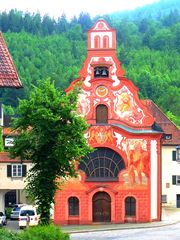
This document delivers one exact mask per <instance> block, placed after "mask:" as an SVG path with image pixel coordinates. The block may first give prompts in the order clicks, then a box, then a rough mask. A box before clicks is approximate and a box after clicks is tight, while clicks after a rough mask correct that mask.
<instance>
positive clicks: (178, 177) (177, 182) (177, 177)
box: [176, 175, 180, 185]
mask: <svg viewBox="0 0 180 240" xmlns="http://www.w3.org/2000/svg"><path fill="white" fill-rule="evenodd" d="M176 184H177V185H180V175H179V176H176Z"/></svg>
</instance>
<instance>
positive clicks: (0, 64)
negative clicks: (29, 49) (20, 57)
mask: <svg viewBox="0 0 180 240" xmlns="http://www.w3.org/2000/svg"><path fill="white" fill-rule="evenodd" d="M21 87H22V84H21V81H20V79H19V76H18V74H17V71H16V68H15V66H14V63H13V60H12V58H11V55H10V53H9V51H8V48H7V46H6V43H5V41H4V38H3V35H2V33H1V32H0V88H21Z"/></svg>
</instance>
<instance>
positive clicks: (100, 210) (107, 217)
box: [93, 192, 111, 222]
mask: <svg viewBox="0 0 180 240" xmlns="http://www.w3.org/2000/svg"><path fill="white" fill-rule="evenodd" d="M110 221H111V197H110V196H109V194H108V193H106V192H97V193H95V194H94V196H93V222H110Z"/></svg>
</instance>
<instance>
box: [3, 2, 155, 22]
mask: <svg viewBox="0 0 180 240" xmlns="http://www.w3.org/2000/svg"><path fill="white" fill-rule="evenodd" d="M158 1H159V0H0V12H3V11H4V10H6V11H7V12H9V10H10V9H17V10H20V11H23V12H26V11H28V12H30V13H36V12H39V13H40V14H41V15H42V16H43V15H44V14H48V15H49V16H50V17H54V18H57V17H59V16H61V15H62V14H65V15H66V17H67V18H68V19H69V20H70V19H71V18H72V17H73V16H77V17H78V16H79V14H80V12H86V13H87V12H88V13H89V14H90V16H91V17H92V18H93V17H94V16H96V15H103V14H108V13H112V12H116V11H123V10H132V9H134V8H136V7H141V6H143V5H145V4H150V3H153V2H158Z"/></svg>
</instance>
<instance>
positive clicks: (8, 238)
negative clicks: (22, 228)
mask: <svg viewBox="0 0 180 240" xmlns="http://www.w3.org/2000/svg"><path fill="white" fill-rule="evenodd" d="M0 239H1V240H21V239H20V238H19V234H17V233H15V232H11V231H8V230H7V229H5V228H0Z"/></svg>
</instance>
